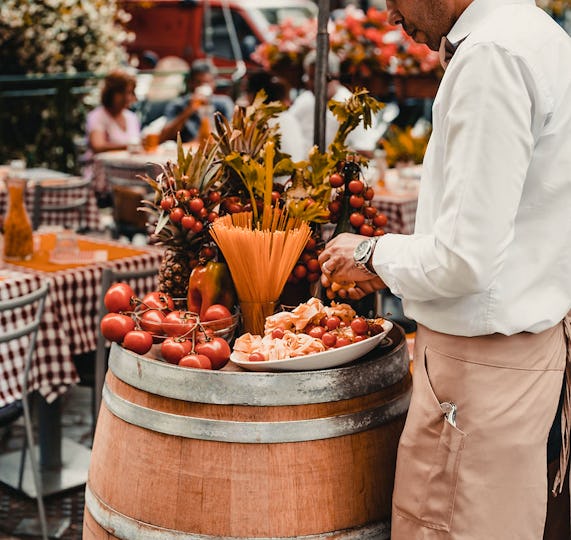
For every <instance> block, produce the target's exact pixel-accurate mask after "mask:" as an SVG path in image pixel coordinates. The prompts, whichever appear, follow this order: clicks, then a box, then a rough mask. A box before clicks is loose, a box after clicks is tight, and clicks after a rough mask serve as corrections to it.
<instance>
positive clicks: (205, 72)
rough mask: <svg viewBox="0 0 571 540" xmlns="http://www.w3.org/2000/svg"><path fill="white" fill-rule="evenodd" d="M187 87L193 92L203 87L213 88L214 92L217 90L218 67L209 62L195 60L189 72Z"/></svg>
mask: <svg viewBox="0 0 571 540" xmlns="http://www.w3.org/2000/svg"><path fill="white" fill-rule="evenodd" d="M187 85H188V89H189V91H191V92H193V91H194V90H196V88H198V87H199V86H203V85H207V86H210V87H212V90H213V91H214V90H215V89H216V67H215V66H214V65H213V64H212V63H211V62H209V61H208V60H202V59H201V60H195V61H194V62H193V63H192V65H191V66H190V71H189V72H188V81H187Z"/></svg>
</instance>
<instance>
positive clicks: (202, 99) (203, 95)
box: [160, 60, 234, 142]
mask: <svg viewBox="0 0 571 540" xmlns="http://www.w3.org/2000/svg"><path fill="white" fill-rule="evenodd" d="M187 88H188V93H187V94H185V95H184V96H181V97H179V98H177V99H176V100H174V101H173V102H172V103H170V104H169V105H167V107H166V109H165V117H166V124H165V125H164V127H163V128H162V130H161V133H160V140H161V142H163V141H167V140H176V136H177V133H179V132H180V137H181V139H182V142H190V141H194V140H197V138H198V137H199V132H200V130H201V125H202V126H203V127H204V120H205V118H207V119H208V122H211V120H212V119H211V118H210V117H211V116H212V114H213V113H215V112H219V113H221V114H222V115H224V116H225V117H226V118H228V119H230V118H232V114H233V112H234V102H233V101H232V99H231V98H230V97H229V96H226V95H221V94H215V93H214V91H215V89H216V68H215V67H214V65H212V63H210V62H209V61H208V60H195V61H194V62H193V63H192V65H191V66H190V71H189V74H188V79H187ZM211 127H212V126H211Z"/></svg>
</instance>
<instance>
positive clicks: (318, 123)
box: [313, 0, 329, 152]
mask: <svg viewBox="0 0 571 540" xmlns="http://www.w3.org/2000/svg"><path fill="white" fill-rule="evenodd" d="M318 6H319V12H318V16H317V43H316V45H317V47H316V57H315V118H314V131H313V143H314V144H316V145H317V147H318V148H319V151H320V152H325V150H326V148H325V114H326V112H327V71H328V70H327V66H328V58H327V57H328V55H329V34H328V33H327V23H328V21H329V0H319V4H318Z"/></svg>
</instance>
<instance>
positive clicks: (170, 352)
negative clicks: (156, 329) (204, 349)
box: [161, 337, 192, 364]
mask: <svg viewBox="0 0 571 540" xmlns="http://www.w3.org/2000/svg"><path fill="white" fill-rule="evenodd" d="M191 352H192V341H191V340H190V339H184V338H172V337H169V338H167V339H165V340H164V341H163V343H162V345H161V356H162V357H163V358H164V359H165V360H166V361H167V362H168V363H169V364H178V362H179V360H180V359H181V358H182V357H183V356H186V355H187V354H190V353H191Z"/></svg>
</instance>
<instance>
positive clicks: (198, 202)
mask: <svg viewBox="0 0 571 540" xmlns="http://www.w3.org/2000/svg"><path fill="white" fill-rule="evenodd" d="M188 207H189V208H190V211H191V212H192V213H193V214H198V213H199V212H200V211H201V210H202V209H203V208H204V201H203V200H202V199H201V198H200V197H196V199H192V201H190V202H189V203H188Z"/></svg>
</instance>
